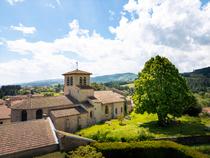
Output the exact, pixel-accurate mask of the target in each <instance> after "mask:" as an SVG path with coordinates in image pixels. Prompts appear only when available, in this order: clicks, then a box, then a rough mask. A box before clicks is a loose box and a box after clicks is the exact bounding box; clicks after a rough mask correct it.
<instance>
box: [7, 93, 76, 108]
mask: <svg viewBox="0 0 210 158" xmlns="http://www.w3.org/2000/svg"><path fill="white" fill-rule="evenodd" d="M60 105H71V106H73V103H72V101H71V100H70V99H69V98H68V97H67V96H64V95H63V96H57V97H31V98H29V97H28V98H27V99H23V100H18V101H15V102H12V105H11V108H12V109H38V108H49V107H57V106H60Z"/></svg>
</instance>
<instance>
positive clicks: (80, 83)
mask: <svg viewBox="0 0 210 158" xmlns="http://www.w3.org/2000/svg"><path fill="white" fill-rule="evenodd" d="M79 85H80V86H81V85H82V77H80V78H79Z"/></svg>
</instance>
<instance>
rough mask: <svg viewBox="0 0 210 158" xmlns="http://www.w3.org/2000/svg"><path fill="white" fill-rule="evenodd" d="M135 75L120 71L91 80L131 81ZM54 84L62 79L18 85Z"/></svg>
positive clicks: (100, 81)
mask: <svg viewBox="0 0 210 158" xmlns="http://www.w3.org/2000/svg"><path fill="white" fill-rule="evenodd" d="M136 77H137V75H136V74H134V73H120V74H112V75H104V76H96V77H92V78H91V82H97V83H107V82H111V81H133V80H134V79H135V78H136ZM55 84H63V79H50V80H41V81H34V82H28V83H20V84H19V85H21V86H23V87H41V86H51V85H55Z"/></svg>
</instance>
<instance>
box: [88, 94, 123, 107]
mask: <svg viewBox="0 0 210 158" xmlns="http://www.w3.org/2000/svg"><path fill="white" fill-rule="evenodd" d="M94 97H95V98H96V99H92V100H93V101H94V100H95V101H99V102H101V103H102V104H110V103H117V102H124V101H125V100H124V96H122V95H120V94H118V93H115V92H113V91H95V92H94Z"/></svg>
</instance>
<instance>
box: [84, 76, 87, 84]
mask: <svg viewBox="0 0 210 158" xmlns="http://www.w3.org/2000/svg"><path fill="white" fill-rule="evenodd" d="M86 84H87V80H86V77H84V85H86Z"/></svg>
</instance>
